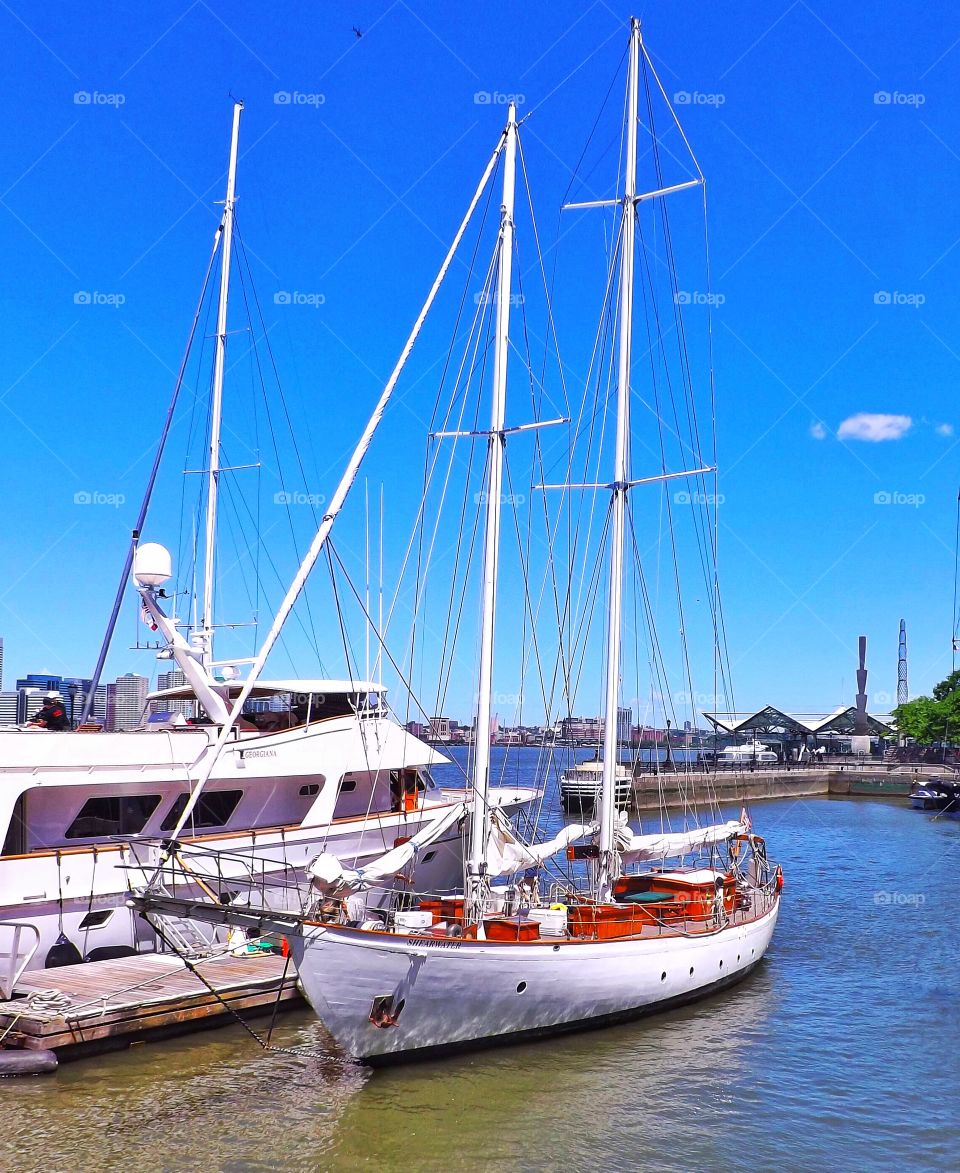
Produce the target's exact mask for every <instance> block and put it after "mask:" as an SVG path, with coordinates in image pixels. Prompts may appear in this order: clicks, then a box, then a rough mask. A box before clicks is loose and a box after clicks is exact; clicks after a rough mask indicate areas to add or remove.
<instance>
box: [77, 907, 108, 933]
mask: <svg viewBox="0 0 960 1173" xmlns="http://www.w3.org/2000/svg"><path fill="white" fill-rule="evenodd" d="M112 916H113V909H112V908H104V909H101V911H100V912H88V913H87V915H86V916H85V917H84V918H83V920H82V921H81V922H80V928H81V929H99V928H102V927H103V926H104V925H105V924H106V923H107V921H108V920H109V919H110V918H111V917H112Z"/></svg>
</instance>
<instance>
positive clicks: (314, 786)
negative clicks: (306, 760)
mask: <svg viewBox="0 0 960 1173" xmlns="http://www.w3.org/2000/svg"><path fill="white" fill-rule="evenodd" d="M319 793H320V785H319V783H317V782H308V783H307V785H306V786H301V787H300V797H301V798H313V796H314V795H315V794H319Z"/></svg>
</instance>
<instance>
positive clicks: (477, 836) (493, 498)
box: [464, 103, 517, 916]
mask: <svg viewBox="0 0 960 1173" xmlns="http://www.w3.org/2000/svg"><path fill="white" fill-rule="evenodd" d="M505 135H506V138H505V144H504V147H505V149H504V156H503V201H502V204H501V207H500V241H499V252H500V256H499V263H498V266H497V310H496V326H495V337H494V358H493V402H492V406H491V409H490V432H489V435H488V437H487V468H488V476H487V500H486V521H485V528H484V542H483V613H482V618H481V626H480V676H479V681H478V687H477V694H478V703H477V732H476V738H475V745H474V767H473V809H472V814H471V821H470V855H469V859H468V861H467V891H466V898H467V899H466V908H465V910H464V911H465V912H466V913H467V914H468V915H473V916H479V915H480V913H481V912H482V907H483V897H484V891H485V887H486V879H485V871H486V866H485V860H486V853H487V837H488V834H489V829H490V813H489V789H490V702H491V692H492V689H493V644H494V628H495V626H496V610H497V575H498V563H499V557H500V509H501V501H502V495H503V493H502V486H503V449H504V443H505V441H504V432H503V428H504V411H505V404H506V393H507V358H508V354H509V346H510V290H511V286H512V276H513V196H514V186H515V180H516V154H517V111H516V107H515V106H514V105H513V103H511V104H510V105H509V106H508V108H507V127H506V131H505Z"/></svg>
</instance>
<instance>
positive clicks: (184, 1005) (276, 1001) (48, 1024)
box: [0, 953, 303, 1060]
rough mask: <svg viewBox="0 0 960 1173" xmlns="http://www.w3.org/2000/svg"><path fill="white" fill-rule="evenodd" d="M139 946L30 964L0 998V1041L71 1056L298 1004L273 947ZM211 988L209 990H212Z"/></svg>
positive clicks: (292, 974)
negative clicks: (204, 952)
mask: <svg viewBox="0 0 960 1173" xmlns="http://www.w3.org/2000/svg"><path fill="white" fill-rule="evenodd" d="M191 964H192V965H193V966H195V967H196V969H197V970H199V972H200V973H201V974H202V975H203V979H202V980H201V978H200V977H198V976H197V975H196V974H194V973H192V972H191V971H190V970H189V969H188V968H187V967H186V965H185V964H184V962H183V961H182V960H181V958H179V957H178V956H176V955H175V954H171V953H143V954H138V955H137V956H134V957H123V958H119V959H116V960H113V961H93V962H86V963H85V964H83V965H68V966H63V967H61V968H59V969H40V970H31V971H29V972H28V973H25V974H23V975H22V976H21V977H20V979H19V981H18V982H17V984H16V988H15V990H14V993H15V995H16V996H15V997H14V999H13V1000H12V1001H10V1002H0V1048H2V1049H3V1052H0V1053H8V1054H9V1051H8V1050H7V1049H8V1048H11V1049H14V1050H16V1049H20V1050H22V1051H52V1052H54V1053H55V1054H56V1056H57V1058H58V1059H60V1060H63V1059H75V1058H80V1057H82V1056H85V1055H90V1054H93V1053H95V1052H97V1051H104V1050H114V1049H117V1048H123V1047H128V1046H130V1045H131V1044H132V1043H140V1042H146V1041H148V1040H152V1039H159V1038H166V1037H169V1036H170V1035H174V1034H184V1033H187V1032H189V1031H194V1030H204V1029H206V1028H208V1027H215V1026H226V1025H228V1024H229V1023H231V1022H236V1018H235V1017H234V1013H236V1014H240V1015H242V1017H243V1018H244V1020H246V1019H247V1018H250V1017H251V1016H253V1015H256V1014H260V1015H264V1014H273V1013H274V1012H275V1011H281V1010H289V1009H293V1008H295V1007H298V1006H301V1005H302V1004H303V999H302V996H301V994H300V992H299V990H298V988H297V973H296V970H295V968H294V966H293V964H292V963H290V964H288V963H287V960H286V959H285V958H283V957H281V956H279V955H278V954H275V953H249V954H242V955H240V956H234V955H232V954H225V955H219V956H215V957H209V958H200V959H193V958H192V959H191ZM213 991H215V993H214V992H213Z"/></svg>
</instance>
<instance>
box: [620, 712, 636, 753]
mask: <svg viewBox="0 0 960 1173" xmlns="http://www.w3.org/2000/svg"><path fill="white" fill-rule="evenodd" d="M632 732H633V709H632V708H629V707H618V708H617V742H618V743H619V744H620V745H629V744H630V742H631V740H632Z"/></svg>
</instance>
